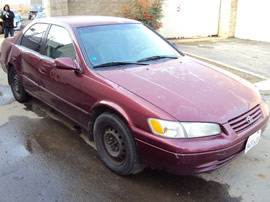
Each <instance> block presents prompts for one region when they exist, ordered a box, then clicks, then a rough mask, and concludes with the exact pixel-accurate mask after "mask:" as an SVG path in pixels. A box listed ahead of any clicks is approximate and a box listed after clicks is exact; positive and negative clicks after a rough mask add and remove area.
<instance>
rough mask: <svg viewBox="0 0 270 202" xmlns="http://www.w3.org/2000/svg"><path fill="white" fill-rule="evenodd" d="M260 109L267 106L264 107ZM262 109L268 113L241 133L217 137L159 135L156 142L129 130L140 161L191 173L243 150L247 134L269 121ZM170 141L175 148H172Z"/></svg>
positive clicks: (214, 166) (205, 169) (217, 165)
mask: <svg viewBox="0 0 270 202" xmlns="http://www.w3.org/2000/svg"><path fill="white" fill-rule="evenodd" d="M262 108H264V109H266V108H267V106H266V105H264V106H262ZM263 111H264V112H265V111H267V114H265V113H264V118H263V119H262V121H260V122H258V124H256V125H254V126H253V127H252V128H250V129H249V130H248V131H246V132H245V134H241V135H233V134H230V135H226V134H221V135H219V137H218V136H216V137H209V138H208V139H207V138H197V139H188V140H183V139H182V140H181V139H174V140H171V139H165V138H159V139H160V141H158V139H157V138H156V136H154V135H152V134H149V133H147V132H145V131H142V130H140V129H138V128H133V129H132V131H133V134H134V136H135V140H136V144H137V150H138V152H139V156H140V158H141V160H142V162H144V163H145V164H146V165H148V166H150V167H152V168H154V169H160V170H164V171H167V172H170V173H174V174H178V175H190V174H196V173H202V172H208V171H211V170H215V169H217V168H220V167H222V166H224V165H225V164H227V163H229V162H230V161H232V160H233V159H234V158H236V157H237V156H239V155H240V154H241V153H243V151H244V150H245V146H246V142H247V139H248V137H249V136H250V135H252V134H253V133H255V132H256V131H258V130H259V129H262V131H264V129H265V128H266V126H267V124H268V120H269V111H268V110H263ZM226 127H227V126H226ZM151 136H152V137H154V138H153V139H154V140H153V139H151ZM205 139H206V141H205ZM222 139H224V140H222ZM164 140H165V141H164ZM173 141H174V142H175V145H178V147H175V148H173V147H172V142H173ZM161 145H163V146H161ZM166 145H168V147H166Z"/></svg>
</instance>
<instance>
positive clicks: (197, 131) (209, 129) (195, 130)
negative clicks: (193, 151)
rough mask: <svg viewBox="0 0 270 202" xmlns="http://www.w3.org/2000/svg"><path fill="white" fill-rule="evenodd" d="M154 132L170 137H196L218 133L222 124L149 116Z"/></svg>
mask: <svg viewBox="0 0 270 202" xmlns="http://www.w3.org/2000/svg"><path fill="white" fill-rule="evenodd" d="M148 123H149V126H150V128H151V130H152V132H153V133H154V134H156V135H160V136H163V137H168V138H196V137H206V136H212V135H218V134H220V133H221V129H220V126H219V125H218V124H216V123H200V122H177V121H165V120H160V119H154V118H149V119H148Z"/></svg>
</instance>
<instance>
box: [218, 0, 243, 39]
mask: <svg viewBox="0 0 270 202" xmlns="http://www.w3.org/2000/svg"><path fill="white" fill-rule="evenodd" d="M237 5H238V0H222V1H221V5H220V15H219V32H218V36H220V37H224V38H228V37H234V35H235V26H236V17H237Z"/></svg>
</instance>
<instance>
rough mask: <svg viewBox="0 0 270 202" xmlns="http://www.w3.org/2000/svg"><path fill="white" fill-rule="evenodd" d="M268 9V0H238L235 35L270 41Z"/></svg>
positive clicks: (269, 15)
mask: <svg viewBox="0 0 270 202" xmlns="http://www.w3.org/2000/svg"><path fill="white" fill-rule="evenodd" d="M269 9H270V1H269V0H239V1H238V12H237V21H236V29H235V36H236V37H237V38H242V39H251V40H259V41H268V42H270V26H269V20H270V12H269Z"/></svg>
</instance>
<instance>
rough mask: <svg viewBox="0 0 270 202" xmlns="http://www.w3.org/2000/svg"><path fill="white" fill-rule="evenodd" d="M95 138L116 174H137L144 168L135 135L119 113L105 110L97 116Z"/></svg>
mask: <svg viewBox="0 0 270 202" xmlns="http://www.w3.org/2000/svg"><path fill="white" fill-rule="evenodd" d="M94 140H95V143H96V147H97V152H98V154H99V156H100V158H101V160H102V161H103V162H104V164H105V165H106V166H107V167H108V168H109V169H110V170H112V171H113V172H115V173H116V174H118V175H129V174H135V173H138V172H140V171H141V170H142V169H143V166H142V164H141V163H140V161H139V158H138V154H137V151H136V147H135V142H134V139H133V136H132V135H131V132H130V130H129V128H128V127H127V125H126V124H125V122H124V121H123V120H122V119H121V118H119V117H118V116H117V115H115V114H112V113H109V112H105V113H103V114H101V115H100V116H99V117H98V118H97V120H96V121H95V124H94Z"/></svg>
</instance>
